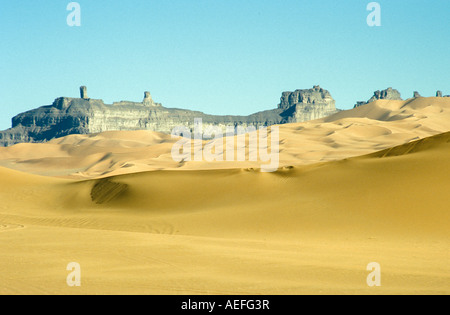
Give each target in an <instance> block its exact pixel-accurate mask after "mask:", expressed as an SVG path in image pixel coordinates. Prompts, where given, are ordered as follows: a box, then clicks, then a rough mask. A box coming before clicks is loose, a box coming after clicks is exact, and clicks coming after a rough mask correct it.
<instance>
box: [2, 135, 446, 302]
mask: <svg viewBox="0 0 450 315" xmlns="http://www.w3.org/2000/svg"><path fill="white" fill-rule="evenodd" d="M449 139H450V133H445V134H440V135H436V136H434V137H430V138H426V139H422V140H417V141H414V142H411V143H407V144H404V145H401V146H398V147H395V148H390V149H388V150H384V151H380V152H376V153H372V154H367V155H364V156H359V157H354V158H347V159H344V160H340V161H331V162H320V163H316V164H311V165H297V166H293V167H286V168H281V169H280V170H279V171H278V172H275V173H261V172H259V171H258V170H256V169H253V170H252V169H246V168H235V169H215V170H159V171H151V172H140V173H134V174H124V175H120V176H111V177H108V178H97V179H88V180H81V181H73V180H68V179H58V178H51V177H42V176H37V175H32V174H27V173H21V172H18V171H14V170H9V169H5V168H0V186H1V187H2V189H1V191H0V198H1V200H2V203H1V204H0V226H2V227H5V228H3V229H0V238H1V240H2V241H1V242H0V278H1V279H2V285H1V286H0V293H2V294H12V293H24V294H32V293H40V294H42V293H44V294H45V293H48V294H54V293H57V294H60V293H65V294H90V293H95V294H114V293H122V294H123V293H130V294H132V293H137V294H336V293H338V294H361V293H364V294H398V293H400V294H448V293H449V286H448V283H449V280H450V269H449V267H448V263H447V262H448V259H449V252H448V247H449V236H450V235H449V232H448V231H449V230H448V226H449V223H450V221H449V219H450V217H449V211H448V198H447V196H448V191H449V189H450V181H449V180H448V178H449V175H450V169H449V167H448V161H449V158H450V142H449ZM99 201H100V202H99ZM72 261H76V262H78V263H80V264H81V266H82V272H83V273H82V274H83V278H82V279H83V280H82V286H81V287H80V288H69V287H68V286H67V285H66V284H65V278H66V276H67V271H66V270H65V267H66V265H67V264H68V263H69V262H72ZM374 261H375V262H378V263H380V264H381V266H382V286H381V287H378V288H369V287H368V286H367V284H366V277H367V275H368V272H367V271H366V270H365V268H366V266H367V264H369V263H370V262H374Z"/></svg>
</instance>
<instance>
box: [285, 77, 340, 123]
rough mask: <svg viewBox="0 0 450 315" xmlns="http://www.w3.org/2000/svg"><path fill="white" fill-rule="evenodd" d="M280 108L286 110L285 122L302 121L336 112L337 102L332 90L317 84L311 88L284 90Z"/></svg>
mask: <svg viewBox="0 0 450 315" xmlns="http://www.w3.org/2000/svg"><path fill="white" fill-rule="evenodd" d="M278 108H279V109H281V110H284V111H285V112H284V114H283V115H284V116H285V117H286V120H285V121H284V122H287V123H291V122H302V121H308V120H314V119H319V118H322V117H324V116H329V115H331V114H334V113H335V112H336V102H335V101H334V99H333V98H332V97H331V94H330V92H328V91H327V90H324V89H322V88H321V87H320V86H318V85H316V86H314V87H313V88H312V89H309V90H296V91H294V92H284V93H283V94H282V95H281V100H280V104H279V105H278Z"/></svg>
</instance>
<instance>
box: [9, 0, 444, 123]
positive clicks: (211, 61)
mask: <svg viewBox="0 0 450 315" xmlns="http://www.w3.org/2000/svg"><path fill="white" fill-rule="evenodd" d="M69 2H70V1H68V0H51V1H49V0H27V1H25V0H1V1H0V38H1V49H0V129H6V128H9V127H10V124H11V118H12V117H13V116H14V115H16V114H18V113H20V112H23V111H26V110H30V109H33V108H35V107H38V106H41V105H48V104H51V103H52V102H53V100H54V99H55V98H56V97H59V96H68V97H78V95H79V92H78V87H79V86H80V85H87V86H88V94H89V96H90V97H91V98H101V99H103V100H104V101H105V102H106V103H111V102H113V101H120V100H130V101H142V98H143V92H144V91H145V90H149V91H150V92H151V93H152V96H153V99H154V100H155V101H157V102H161V103H162V104H163V105H164V106H166V107H178V108H187V109H192V110H201V111H204V112H206V113H211V114H242V115H246V114H250V113H253V112H256V111H260V110H266V109H272V108H275V107H276V106H277V104H278V103H279V99H280V96H281V93H282V92H283V91H292V90H295V89H303V88H310V87H312V86H313V85H317V84H320V85H321V86H322V87H324V88H326V89H328V90H329V91H330V92H331V94H332V95H333V97H334V98H335V99H336V101H337V106H338V107H339V108H342V109H348V108H351V107H352V106H353V105H354V104H355V102H356V101H358V100H368V99H369V98H370V97H371V96H372V95H373V91H374V90H379V89H385V88H387V87H390V86H392V87H394V88H397V89H398V90H400V92H401V93H402V96H403V97H404V98H408V97H411V96H412V93H413V91H415V90H418V91H419V92H421V94H422V95H423V96H434V95H435V93H436V90H438V89H439V90H442V91H443V92H444V94H450V39H449V35H450V0H408V1H406V0H380V1H378V2H379V3H380V5H381V21H382V26H381V27H369V26H368V25H367V23H366V18H367V15H368V14H369V13H370V12H368V11H367V10H366V7H367V4H368V3H369V2H371V1H369V0H345V1H337V0H314V1H312V0H310V1H304V0H130V1H118V0H79V1H77V2H78V3H79V4H80V5H81V26H80V27H69V26H68V25H67V23H66V19H67V15H68V14H69V12H68V11H66V7H67V5H68V3H69Z"/></svg>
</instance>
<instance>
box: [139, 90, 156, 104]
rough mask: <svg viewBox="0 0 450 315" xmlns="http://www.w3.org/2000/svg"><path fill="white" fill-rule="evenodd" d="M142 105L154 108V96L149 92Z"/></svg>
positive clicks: (146, 93)
mask: <svg viewBox="0 0 450 315" xmlns="http://www.w3.org/2000/svg"><path fill="white" fill-rule="evenodd" d="M142 103H143V104H144V105H145V106H153V105H154V103H153V99H152V95H151V94H150V92H148V91H147V92H145V93H144V100H143V101H142Z"/></svg>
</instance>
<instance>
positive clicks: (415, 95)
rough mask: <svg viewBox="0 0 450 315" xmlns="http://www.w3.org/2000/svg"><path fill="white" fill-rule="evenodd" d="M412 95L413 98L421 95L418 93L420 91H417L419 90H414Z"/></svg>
mask: <svg viewBox="0 0 450 315" xmlns="http://www.w3.org/2000/svg"><path fill="white" fill-rule="evenodd" d="M413 97H414V98H419V97H422V96H421V95H420V93H419V92H417V91H414V95H413Z"/></svg>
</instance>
